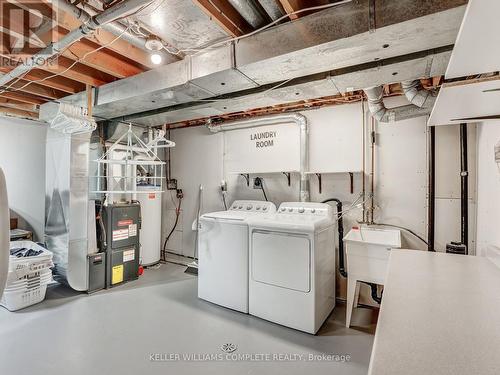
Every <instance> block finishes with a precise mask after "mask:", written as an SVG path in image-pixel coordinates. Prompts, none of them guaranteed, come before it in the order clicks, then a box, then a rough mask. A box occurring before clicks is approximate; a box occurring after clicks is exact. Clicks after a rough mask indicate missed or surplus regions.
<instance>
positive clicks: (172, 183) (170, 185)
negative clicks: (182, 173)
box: [167, 178, 177, 190]
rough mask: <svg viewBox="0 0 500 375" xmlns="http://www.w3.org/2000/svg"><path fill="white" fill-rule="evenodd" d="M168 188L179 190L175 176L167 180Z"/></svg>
mask: <svg viewBox="0 0 500 375" xmlns="http://www.w3.org/2000/svg"><path fill="white" fill-rule="evenodd" d="M167 190H177V180H176V179H175V178H171V179H170V180H167Z"/></svg>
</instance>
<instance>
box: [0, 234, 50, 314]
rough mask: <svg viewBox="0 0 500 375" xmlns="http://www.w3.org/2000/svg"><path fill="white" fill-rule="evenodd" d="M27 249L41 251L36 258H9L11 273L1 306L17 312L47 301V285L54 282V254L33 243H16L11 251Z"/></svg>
mask: <svg viewBox="0 0 500 375" xmlns="http://www.w3.org/2000/svg"><path fill="white" fill-rule="evenodd" d="M17 248H26V249H32V250H37V251H40V252H41V253H40V254H39V255H36V256H30V257H21V258H17V257H15V256H10V257H9V272H8V275H7V283H6V285H5V290H4V292H3V295H2V297H1V299H0V305H1V306H3V307H5V308H7V309H8V310H10V311H16V310H19V309H22V308H25V307H28V306H31V305H34V304H36V303H39V302H41V301H43V300H44V299H45V293H46V291H47V285H48V284H50V283H51V282H52V271H51V269H50V268H51V267H53V265H54V264H53V263H52V253H51V252H50V251H48V250H46V249H44V248H43V247H41V246H40V245H38V244H36V243H34V242H31V241H14V242H11V243H10V249H17Z"/></svg>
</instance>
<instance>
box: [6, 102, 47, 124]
mask: <svg viewBox="0 0 500 375" xmlns="http://www.w3.org/2000/svg"><path fill="white" fill-rule="evenodd" d="M0 115H10V116H15V117H23V118H32V119H35V120H38V113H37V112H30V111H25V110H24V109H17V108H10V107H4V106H2V105H1V104H0Z"/></svg>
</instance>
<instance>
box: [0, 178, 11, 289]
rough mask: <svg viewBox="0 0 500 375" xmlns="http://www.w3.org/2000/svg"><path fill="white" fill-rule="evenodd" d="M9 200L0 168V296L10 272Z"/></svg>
mask: <svg viewBox="0 0 500 375" xmlns="http://www.w3.org/2000/svg"><path fill="white" fill-rule="evenodd" d="M9 229H10V220H9V202H8V200H7V184H6V182H5V175H4V174H3V171H2V168H0V296H2V294H3V290H4V288H5V283H6V281H7V275H8V272H9V255H10V251H9V243H10V232H9Z"/></svg>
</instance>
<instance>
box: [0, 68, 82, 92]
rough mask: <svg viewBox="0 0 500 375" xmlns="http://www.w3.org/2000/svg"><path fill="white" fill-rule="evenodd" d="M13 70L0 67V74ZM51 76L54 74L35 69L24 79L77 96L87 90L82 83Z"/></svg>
mask: <svg viewBox="0 0 500 375" xmlns="http://www.w3.org/2000/svg"><path fill="white" fill-rule="evenodd" d="M12 69H14V68H13V67H9V68H7V67H5V66H0V72H1V73H4V74H5V73H8V72H10V71H11V70H12ZM51 76H52V74H50V73H48V72H45V71H43V70H38V69H33V70H32V71H30V72H29V73H27V74H26V75H25V76H24V78H25V79H27V80H30V81H38V82H37V83H38V84H40V85H43V86H46V87H50V88H53V89H56V90H60V91H64V92H66V93H68V94H75V93H77V92H80V91H83V90H85V85H84V84H82V83H80V82H77V81H73V80H70V79H67V78H64V77H53V78H49V77H51Z"/></svg>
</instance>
